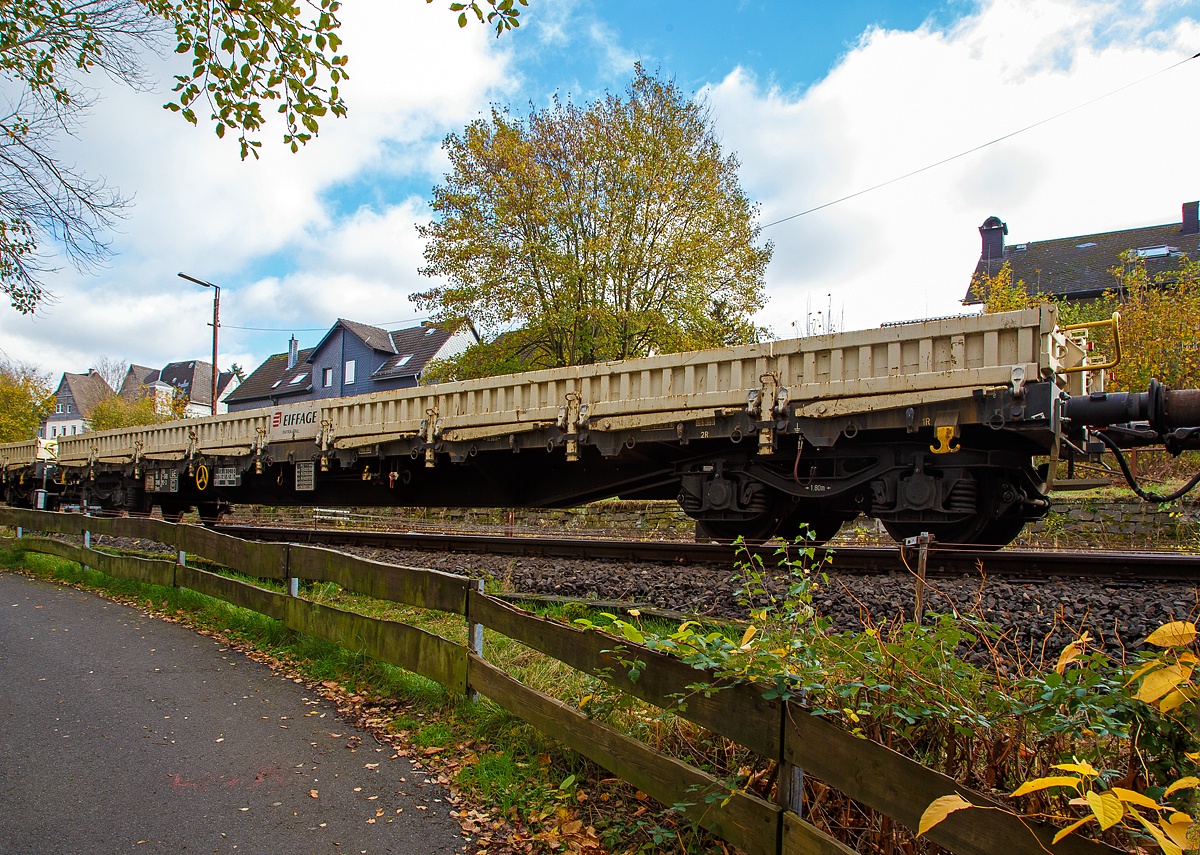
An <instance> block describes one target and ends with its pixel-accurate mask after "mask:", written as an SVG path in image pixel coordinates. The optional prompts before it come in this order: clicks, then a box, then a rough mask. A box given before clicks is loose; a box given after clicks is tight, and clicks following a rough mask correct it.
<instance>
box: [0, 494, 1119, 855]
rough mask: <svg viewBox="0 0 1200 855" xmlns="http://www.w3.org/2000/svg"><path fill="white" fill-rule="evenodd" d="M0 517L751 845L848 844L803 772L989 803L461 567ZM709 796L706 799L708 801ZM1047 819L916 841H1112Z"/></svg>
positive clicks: (785, 707)
mask: <svg viewBox="0 0 1200 855" xmlns="http://www.w3.org/2000/svg"><path fill="white" fill-rule="evenodd" d="M0 525H6V526H12V527H16V528H17V529H18V532H17V534H18V537H20V538H21V541H20V545H21V547H22V548H24V549H27V550H29V551H32V552H41V553H47V554H51V555H57V556H59V557H62V558H66V559H68V560H70V561H74V562H77V563H80V564H83V565H87V566H90V567H94V568H96V569H97V570H100V571H101V572H103V573H106V574H108V575H110V576H115V577H118V578H125V579H136V580H138V581H141V582H148V583H151V584H155V585H163V586H168V587H170V586H174V587H181V588H189V589H191V590H194V591H198V592H200V593H203V594H206V595H208V596H211V597H216V598H217V599H221V600H224V601H225V602H228V603H231V604H233V605H236V606H240V607H243V608H247V609H252V610H254V611H256V612H260V613H262V614H265V615H269V616H270V617H272V618H275V619H276V620H280V621H283V622H284V623H285V624H286V625H287V626H288V627H289V628H290V629H293V630H295V631H297V632H302V633H306V634H308V635H311V636H314V637H316V638H321V639H324V640H326V641H330V642H333V643H335V644H338V645H340V646H342V647H345V648H347V649H349V650H353V651H360V652H362V653H364V654H366V655H368V656H372V657H374V658H376V659H379V660H381V661H384V662H390V663H391V664H393V665H397V666H399V667H401V668H404V669H406V670H409V671H412V672H414V673H417V674H420V675H422V676H424V677H427V678H429V679H431V680H435V681H436V682H438V683H440V684H441V685H443V686H445V687H447V688H448V689H451V690H452V691H455V692H463V693H465V692H477V693H479V694H481V695H483V696H485V697H487V698H490V699H491V700H493V701H495V702H496V703H497V704H499V705H500V706H501V707H503V708H504V709H506V710H508V711H509V712H511V713H512V714H513V715H515V716H517V717H519V718H521V719H523V720H525V721H527V722H529V723H530V724H531V725H533V726H534V727H536V728H538V729H539V730H541V731H542V732H544V733H546V734H548V735H550V736H552V737H554V738H555V739H556V740H558V741H559V742H561V743H562V744H563V745H566V746H567V747H569V748H571V749H573V750H575V751H577V752H579V753H580V754H582V755H584V756H585V757H588V758H589V759H591V760H593V761H594V762H596V763H597V764H599V765H600V766H603V767H604V768H605V769H607V770H609V771H610V772H612V773H613V774H614V775H617V776H619V777H621V778H623V779H624V780H626V781H628V782H629V783H631V784H633V785H634V786H636V787H637V788H638V789H640V790H641V791H642V792H644V793H646V794H647V795H649V796H651V797H652V798H654V799H657V800H658V801H659V802H661V803H663V804H665V805H686V806H687V807H683V808H682V810H683V813H684V814H685V815H687V816H688V818H689V819H691V820H692V821H693V822H695V823H697V824H698V825H701V826H703V827H704V828H707V829H708V830H709V831H711V832H712V833H714V834H716V835H717V836H719V837H720V838H722V839H723V840H726V841H728V842H730V843H732V844H733V845H735V846H737V847H738V848H740V849H743V850H745V851H746V852H748V853H752V855H801V853H813V855H818V853H819V855H832V853H842V855H847V853H851V852H852V851H853V850H851V849H850V848H849V847H847V846H846V845H844V844H843V843H840V842H838V841H837V840H834V839H833V838H832V837H830V836H829V835H827V834H825V833H824V832H822V831H820V830H819V829H817V828H816V827H815V826H813V825H811V824H810V823H808V822H806V821H805V820H804V819H803V818H802V816H801V813H802V805H801V803H800V798H799V787H798V786H797V782H799V780H800V778H801V774H800V773H799V770H804V772H805V773H807V774H810V775H813V776H815V777H816V778H818V779H820V780H821V781H822V782H824V783H825V784H827V785H828V786H830V787H832V788H833V789H835V790H839V791H840V792H842V793H844V794H845V795H847V796H849V797H850V798H852V799H854V800H856V801H858V802H860V803H861V804H863V805H866V806H867V807H869V808H872V809H874V810H876V811H878V812H880V813H881V814H884V815H886V816H889V817H891V818H892V819H894V820H896V821H897V822H899V823H901V824H903V825H905V826H907V827H908V828H911V829H915V828H916V827H917V825H918V822H919V820H920V817H921V814H922V812H923V811H924V810H925V808H926V807H927V806H928V805H929V804H930V803H931V802H932V801H933V800H934V799H936V798H938V797H940V796H944V795H949V794H951V793H958V794H959V795H961V796H963V797H964V798H966V799H968V800H970V801H971V802H973V803H974V804H976V805H995V804H996V802H995V801H994V800H993V799H991V798H989V797H988V796H986V795H984V794H982V793H979V792H975V791H973V790H970V789H968V788H966V787H963V786H961V785H959V784H958V783H956V782H955V781H954V780H953V779H952V778H949V777H947V776H945V775H942V774H941V773H939V772H936V771H934V770H932V769H929V768H927V767H924V766H922V765H920V764H919V763H917V762H915V761H913V760H910V759H908V758H906V757H904V756H902V755H901V754H898V753H897V752H895V751H892V750H891V749H889V748H887V747H885V746H883V745H880V744H878V743H876V742H873V741H871V740H868V739H862V738H859V737H856V736H854V735H852V734H850V733H848V732H847V731H845V730H843V729H842V728H840V727H838V726H837V725H835V724H833V723H831V722H828V721H826V720H824V719H822V718H820V717H818V716H814V715H811V714H810V713H809V711H808V710H807V709H805V708H804V707H803V706H802V705H799V704H796V703H794V702H790V703H784V702H781V701H779V700H767V699H765V698H764V697H763V692H764V690H765V689H764V687H762V686H755V685H750V684H737V685H730V686H726V687H724V688H723V689H722V690H721V691H718V692H714V693H711V694H707V695H706V694H705V693H696V692H692V691H690V690H689V689H688V687H689V686H692V685H695V684H697V683H712V684H718V683H720V681H719V680H717V679H716V678H715V677H714V676H713V675H712V674H710V673H708V672H705V671H701V670H697V669H693V668H691V667H689V666H687V665H685V664H683V663H682V662H680V661H679V660H678V659H675V658H672V657H670V656H667V655H665V654H663V653H660V652H657V651H654V650H650V649H648V648H644V647H640V646H638V645H634V644H630V643H628V642H625V641H621V642H620V645H619V646H620V647H621V648H622V653H621V654H620V656H619V657H618V655H616V654H615V653H614V651H613V647H614V641H613V639H612V637H611V636H607V635H604V634H602V633H599V632H596V631H587V630H581V629H577V628H575V627H571V626H568V625H566V624H563V623H559V622H556V621H552V620H548V619H545V618H540V617H538V616H536V615H533V614H531V613H529V612H526V611H524V610H522V609H519V608H516V607H514V606H512V605H510V604H508V603H505V602H503V601H501V600H498V599H495V598H493V597H489V596H487V595H486V594H484V593H483V592H482V590H481V589H480V588H479V586H478V583H476V582H473V581H472V580H470V579H468V578H466V577H462V576H456V575H452V574H449V573H442V572H438V571H434V570H424V569H418V568H412V567H401V566H397V565H392V564H384V563H381V562H378V561H370V560H367V559H363V558H357V557H355V556H352V555H347V554H344V553H340V552H335V551H332V550H328V549H320V548H318V547H312V546H302V545H298V544H282V543H258V542H253V541H245V540H240V539H238V538H234V537H230V536H228V535H223V534H219V533H217V532H214V531H211V530H209V529H206V528H202V527H199V526H191V525H173V524H170V523H166V522H162V521H160V520H152V519H145V518H133V517H123V518H98V517H88V516H83V515H80V514H63V513H52V512H46V511H29V510H22V509H13V508H0ZM30 531H37V532H53V533H59V534H68V535H77V536H79V535H82V536H83V538H84V545H83V546H78V545H75V544H72V543H66V542H64V541H62V540H54V539H50V538H45V537H29V536H28V534H27V533H28V532H30ZM100 534H105V535H111V536H117V537H132V538H140V539H146V540H153V541H157V542H159V543H164V544H168V545H170V546H171V547H172V548H173V549H174V550H176V551H177V553H178V559H177V560H176V561H174V562H172V561H164V560H147V559H142V558H133V557H126V556H116V555H111V554H108V553H105V552H100V551H97V550H95V549H92V548H91V547H90V539H91V537H92V536H93V535H100ZM0 545H6V546H12V545H14V541H12V540H5V539H0ZM189 554H191V555H198V556H203V557H204V558H206V559H208V560H210V561H213V562H215V563H218V564H220V565H222V566H225V567H228V568H231V569H233V570H236V571H237V572H239V573H242V574H245V575H248V576H254V577H257V578H263V579H279V580H295V579H309V580H313V581H328V582H334V583H336V584H338V585H340V586H342V587H343V588H345V589H347V590H350V591H354V592H357V593H361V594H365V595H368V596H371V597H376V598H378V599H383V600H391V601H394V602H398V603H405V604H407V605H410V606H417V607H420V608H425V609H436V610H438V611H442V612H448V613H453V614H460V615H463V616H464V618H465V619H466V621H467V623H468V626H469V627H471V629H470V630H469V632H468V634H467V635H468V639H469V642H470V643H468V644H457V643H455V642H453V641H449V640H447V639H445V638H441V637H439V636H437V635H433V634H432V633H429V632H426V631H424V630H421V629H418V628H416V627H413V626H409V625H407V624H404V623H400V622H397V621H386V620H377V619H374V618H369V617H364V616H362V615H358V614H354V613H352V612H346V611H342V610H340V609H335V608H331V607H329V606H323V605H318V604H316V603H312V602H309V601H307V600H304V599H301V598H299V597H298V596H295V592H296V587H297V586H296V585H295V584H294V582H293V583H291V584H289V590H290V591H291V592H292V593H291V594H281V593H277V592H275V591H269V590H266V589H263V588H260V587H257V586H255V585H251V584H249V583H246V582H241V581H238V580H235V579H230V578H228V577H225V576H222V575H219V574H216V573H210V572H206V571H204V570H199V569H197V568H195V567H191V566H189V565H188V564H187V556H188V555H189ZM480 626H486V627H488V628H490V629H492V630H494V631H496V632H499V633H501V634H503V635H505V636H507V637H509V638H511V639H514V640H516V641H518V642H520V643H522V644H524V645H526V646H528V647H531V648H533V649H534V650H538V651H540V652H542V653H544V654H546V655H547V656H550V657H552V658H554V659H557V660H559V661H561V662H563V663H565V664H567V665H569V666H571V667H572V668H575V669H578V670H580V671H583V672H585V673H587V674H590V675H592V676H594V677H596V678H599V679H602V680H605V681H607V682H609V683H610V684H612V685H613V686H615V687H616V688H618V689H620V690H621V691H623V692H625V693H627V694H630V695H632V696H634V697H637V698H640V699H641V700H643V701H646V702H648V703H651V704H655V705H657V706H659V707H663V708H665V709H670V710H671V711H672V712H674V713H675V714H677V715H679V716H681V717H682V718H685V719H687V720H689V721H691V722H694V723H695V724H698V725H701V726H702V727H705V728H708V729H709V730H711V731H713V732H714V733H717V734H720V735H721V736H724V737H726V738H728V739H730V740H732V741H734V742H736V743H738V744H739V745H742V746H744V747H746V748H748V749H749V750H750V751H752V752H754V753H756V754H759V755H762V756H763V757H767V758H770V759H772V760H775V761H777V762H778V763H779V766H780V774H779V778H778V780H779V781H780V782H781V783H782V784H783V785H782V786H780V787H779V791H780V792H781V794H783V797H782V798H781V801H782V804H771V803H770V802H767V801H764V800H763V799H760V798H758V797H757V796H754V795H752V794H749V793H744V792H738V793H735V794H734V795H733V796H732V797H731V798H728V800H727V801H726V797H728V796H729V788H728V786H726V785H723V784H722V783H721V782H720V781H718V780H717V779H716V778H714V777H713V776H712V775H709V774H708V773H706V772H704V771H702V770H700V769H697V768H695V767H693V766H690V765H688V764H687V763H684V762H682V761H680V760H677V759H675V758H673V757H669V756H667V755H666V754H663V753H662V752H659V751H657V750H655V749H653V748H651V747H650V746H648V745H646V744H645V743H642V742H639V741H638V740H636V739H633V738H631V737H629V736H627V735H625V734H623V733H621V732H619V731H617V730H615V729H614V728H612V727H609V726H608V725H605V724H602V723H600V722H597V721H594V720H593V719H591V718H588V717H587V716H586V715H584V714H583V713H581V712H579V711H578V710H576V709H574V708H572V707H570V706H568V705H566V704H564V703H562V702H561V701H559V700H557V699H555V698H552V697H550V696H549V695H546V694H543V693H541V692H538V691H536V690H535V689H532V688H530V687H529V686H526V685H524V684H523V683H521V682H519V681H517V680H515V679H514V678H513V677H511V676H509V675H508V674H506V673H504V672H503V671H502V670H500V669H499V668H497V667H496V666H495V665H492V664H490V663H489V662H487V661H486V659H485V658H484V655H483V649H482V644H481V639H482V633H481V632H480V631H478V627H480ZM619 658H624V659H629V658H636V659H637V660H638V661H640V662H642V663H644V667H643V668H642V671H641V673H640V674H639V676H638V678H637V680H636V681H634V680H631V679H630V678H629V676H628V672H627V669H626V668H625V667H622V666H621V664H620V662H619V661H618V659H619ZM685 694H686V695H687V696H688V703H687V705H686V708H684V709H678V708H677V707H676V704H675V702H674V699H675V698H677V697H679V696H681V695H685ZM789 782H790V786H789ZM710 795H711V796H714V798H710V799H706V796H710ZM1054 831H1055V829H1054V828H1052V827H1050V826H1048V825H1043V824H1034V823H1027V822H1026V821H1023V820H1021V819H1018V818H1017V817H1015V816H1013V815H1012V814H1009V813H1006V812H1002V811H993V810H987V811H980V810H969V811H958V812H956V813H952V814H951V815H950V816H949V817H947V818H946V819H945V820H943V821H942V822H941V823H940V824H938V825H937V826H936V827H934V828H933V829H931V830H930V831H928V832H927V833H926V835H925V837H926V838H927V839H928V840H929V841H931V842H932V843H936V844H937V845H939V846H942V847H944V848H945V849H948V850H949V851H951V852H954V853H959V855H1021V854H1022V853H1031V855H1032V853H1041V855H1045V853H1046V852H1052V853H1055V855H1057V853H1063V855H1103V853H1115V852H1117V851H1118V850H1115V849H1112V848H1111V847H1108V846H1105V845H1103V844H1099V843H1095V842H1092V841H1088V840H1084V839H1082V838H1079V837H1075V836H1071V837H1067V838H1065V839H1064V840H1063V841H1062V842H1060V843H1058V844H1056V845H1053V846H1052V845H1051V843H1050V841H1051V838H1052V837H1053V834H1054ZM1035 838H1036V839H1035Z"/></svg>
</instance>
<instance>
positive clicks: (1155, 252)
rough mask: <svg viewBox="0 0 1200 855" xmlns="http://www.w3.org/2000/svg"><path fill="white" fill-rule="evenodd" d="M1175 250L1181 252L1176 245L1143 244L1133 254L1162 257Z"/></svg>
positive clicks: (1141, 256)
mask: <svg viewBox="0 0 1200 855" xmlns="http://www.w3.org/2000/svg"><path fill="white" fill-rule="evenodd" d="M1173 252H1179V248H1178V247H1174V246H1166V245H1165V244H1164V245H1163V246H1142V247H1138V248H1137V249H1135V250H1134V251H1133V254H1134V255H1136V256H1137V257H1138V258H1162V257H1163V256H1164V255H1170V254H1171V253H1173Z"/></svg>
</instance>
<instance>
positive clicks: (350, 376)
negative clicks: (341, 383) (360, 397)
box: [346, 359, 354, 383]
mask: <svg viewBox="0 0 1200 855" xmlns="http://www.w3.org/2000/svg"><path fill="white" fill-rule="evenodd" d="M346 382H347V383H353V382H354V360H353V359H347V360H346Z"/></svg>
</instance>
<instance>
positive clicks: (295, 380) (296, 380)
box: [288, 371, 308, 386]
mask: <svg viewBox="0 0 1200 855" xmlns="http://www.w3.org/2000/svg"><path fill="white" fill-rule="evenodd" d="M307 376H308V372H307V371H306V372H305V373H303V374H297V375H296V376H295V377H293V378H292V379H291V380H290V381H289V382H288V385H289V386H295V385H296V384H297V383H299V382H300V381H301V380H303V379H304V378H305V377H307Z"/></svg>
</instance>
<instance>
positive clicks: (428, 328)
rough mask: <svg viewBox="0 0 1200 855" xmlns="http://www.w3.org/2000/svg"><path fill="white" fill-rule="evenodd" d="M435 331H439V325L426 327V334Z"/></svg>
mask: <svg viewBox="0 0 1200 855" xmlns="http://www.w3.org/2000/svg"><path fill="white" fill-rule="evenodd" d="M435 332H437V327H427V328H426V329H425V335H433V334H434V333H435Z"/></svg>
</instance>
